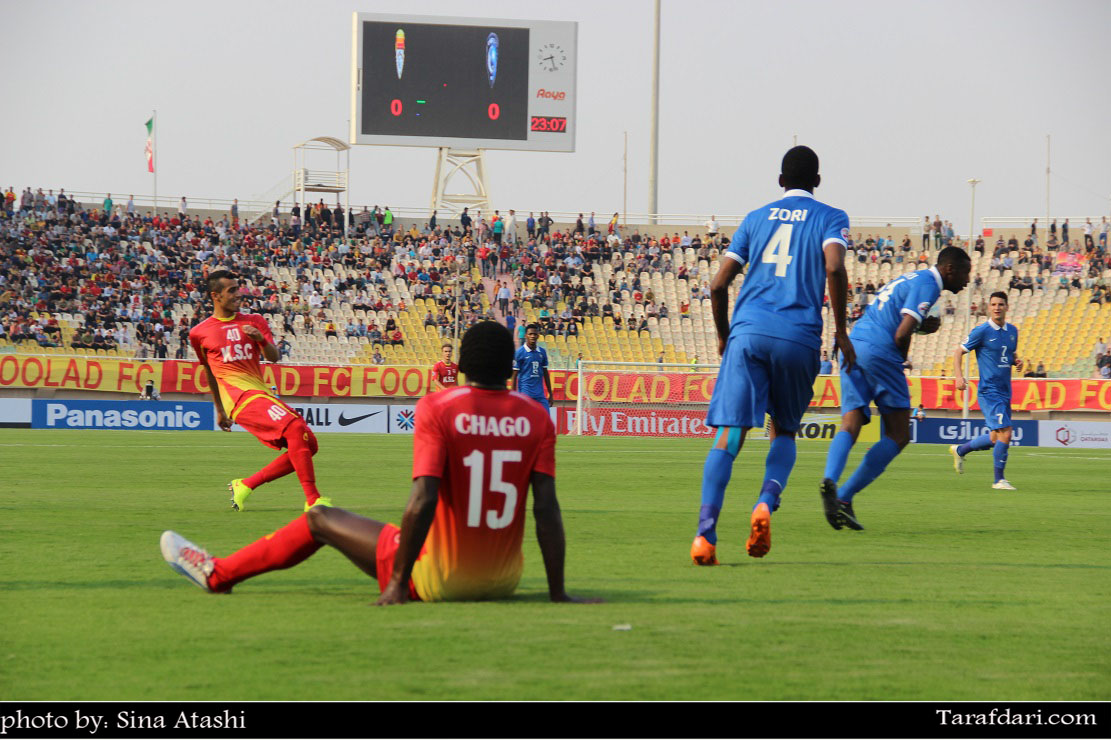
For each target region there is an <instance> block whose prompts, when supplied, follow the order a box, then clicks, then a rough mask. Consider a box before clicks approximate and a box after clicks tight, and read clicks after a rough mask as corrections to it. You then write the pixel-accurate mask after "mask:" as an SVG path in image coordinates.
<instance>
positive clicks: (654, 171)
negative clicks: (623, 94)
mask: <svg viewBox="0 0 1111 740" xmlns="http://www.w3.org/2000/svg"><path fill="white" fill-rule="evenodd" d="M653 18H654V20H653V22H652V131H651V135H650V136H649V138H650V139H651V141H650V142H649V151H648V213H649V214H651V215H650V218H651V219H652V223H653V224H658V223H659V222H660V220H659V218H657V216H656V214H657V213H658V212H659V197H658V196H659V192H658V189H657V184H658V177H659V172H660V158H659V155H660V0H656V2H655V11H654V15H653Z"/></svg>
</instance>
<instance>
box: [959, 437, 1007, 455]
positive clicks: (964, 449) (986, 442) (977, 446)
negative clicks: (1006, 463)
mask: <svg viewBox="0 0 1111 740" xmlns="http://www.w3.org/2000/svg"><path fill="white" fill-rule="evenodd" d="M990 448H991V435H990V434H981V435H980V436H979V437H977V438H976V439H973V440H970V441H968V442H965V443H964V444H960V445H957V454H958V455H960V456H961V457H964V456H965V455H967V454H968V453H970V452H976V451H978V450H987V449H990ZM1004 457H1006V456H1004Z"/></svg>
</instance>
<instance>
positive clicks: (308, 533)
mask: <svg viewBox="0 0 1111 740" xmlns="http://www.w3.org/2000/svg"><path fill="white" fill-rule="evenodd" d="M512 362H513V339H512V337H511V336H510V334H509V330H508V329H506V328H505V327H503V326H501V325H500V324H497V323H495V322H492V321H487V322H482V323H479V324H476V325H475V326H473V327H471V328H470V329H468V330H467V333H466V334H464V335H463V342H462V346H461V348H460V358H459V369H460V370H461V371H462V372H463V373H464V374H466V376H467V384H466V385H465V386H464V387H462V388H450V389H447V390H442V391H438V392H436V393H432V394H430V395H428V396H425V397H424V398H423V399H421V400H420V402H419V403H418V404H417V413H416V416H417V418H416V431H415V433H414V437H413V488H412V494H411V496H410V498H409V505H408V506H407V507H406V509H405V515H404V517H403V518H402V520H401V529H400V530H399V529H398V528H397V527H396V526H394V525H393V524H383V523H382V522H376V521H374V520H372V519H367V518H365V517H361V516H358V515H356V514H352V513H351V512H348V511H344V510H343V509H334V508H331V507H328V506H316V507H313V508H312V509H310V510H309V511H308V513H307V514H303V515H301V516H299V517H298V518H297V519H294V520H293V521H292V522H290V523H289V524H287V525H286V526H284V527H282V528H281V529H279V530H278V531H277V532H274V533H273V534H271V535H268V536H266V537H263V538H262V539H260V540H258V541H257V542H255V543H254V544H252V545H248V546H247V547H245V548H243V549H242V550H240V551H239V552H236V553H234V554H233V555H230V556H228V557H226V558H214V557H211V556H209V554H208V553H207V552H205V551H204V550H202V549H200V548H199V547H197V546H196V545H194V544H193V543H191V542H189V541H188V540H186V539H184V538H183V537H181V535H179V534H176V533H174V532H164V533H163V534H162V542H161V545H162V555H163V557H164V558H165V559H166V562H168V563H169V564H170V567H172V568H173V569H174V570H176V571H178V572H179V573H181V574H182V575H185V576H186V577H188V578H189V579H191V580H192V581H193V582H194V583H196V584H197V585H198V586H200V587H201V588H203V589H205V590H206V591H215V592H220V591H228V590H229V589H230V588H231V587H232V586H234V585H235V584H237V583H239V582H240V581H243V580H245V579H247V578H250V577H252V576H256V575H258V574H260V573H266V572H268V571H272V570H278V569H281V568H289V567H292V566H294V565H296V564H297V563H300V562H301V561H303V560H304V559H305V558H307V557H309V556H310V555H312V554H313V553H314V552H316V551H317V550H319V549H320V547H321V546H322V545H331V546H332V547H334V548H336V549H337V550H339V551H340V552H342V553H343V554H344V555H346V556H347V557H348V558H349V559H350V560H351V562H353V563H355V565H357V566H358V567H359V568H361V569H362V570H363V571H365V572H366V573H367V574H368V575H370V576H371V577H372V578H377V579H378V583H379V585H380V587H381V589H382V596H381V597H380V598H379V599H378V604H401V603H404V602H405V601H408V600H410V599H420V600H422V601H459V600H475V599H500V598H506V597H508V596H510V595H511V594H512V593H513V591H514V589H516V587H517V582H518V581H519V580H520V578H521V571H522V568H523V565H524V560H523V556H522V554H521V540H522V538H523V535H524V528H525V503H526V500H527V498H528V488H529V484H530V483H531V485H532V491H533V515H534V516H535V518H536V539H537V540H538V541H539V543H540V552H541V555H542V556H543V558H544V568H545V570H546V571H547V574H548V594H549V596H550V597H551V600H552V601H598V600H597V599H591V600H583V599H575V598H572V597H571V596H568V595H567V592H566V591H564V590H563V559H564V548H565V544H564V537H563V519H562V517H561V516H560V512H559V502H558V501H557V500H556V491H555V428H554V427H553V425H552V422H551V419H549V418H548V415H547V413H545V411H544V410H543V409H542V408H541V407H540V406H539V405H537V404H536V403H535V402H533V401H532V400H530V399H528V398H525V397H524V396H522V395H520V394H518V393H512V392H510V391H507V390H506V389H505V383H506V380H507V379H508V378H509V374H510V370H511V366H512Z"/></svg>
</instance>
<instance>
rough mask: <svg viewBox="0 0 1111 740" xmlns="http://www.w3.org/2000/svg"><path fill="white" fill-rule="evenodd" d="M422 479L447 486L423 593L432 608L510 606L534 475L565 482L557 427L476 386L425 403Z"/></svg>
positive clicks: (416, 456)
mask: <svg viewBox="0 0 1111 740" xmlns="http://www.w3.org/2000/svg"><path fill="white" fill-rule="evenodd" d="M416 417H417V418H416V430H415V432H414V438H413V478H414V479H416V478H419V477H421V476H426V475H428V476H433V477H436V478H439V479H440V487H439V500H438V501H437V503H436V515H435V517H434V518H433V520H432V526H431V528H430V529H429V530H428V537H427V538H426V539H425V543H424V553H423V555H422V556H421V557H420V559H419V560H418V561H417V562H416V564H415V565H414V566H413V586H414V587H415V589H416V591H417V593H418V594H419V595H420V598H421V599H422V600H424V601H443V600H470V599H496V598H504V597H507V596H509V595H510V594H512V593H513V591H514V589H516V587H517V582H518V581H519V580H520V579H521V571H522V569H523V568H524V556H523V555H522V554H521V540H522V538H523V536H524V529H525V503H526V501H527V500H528V489H529V484H530V477H531V475H532V473H533V472H534V471H535V472H538V473H544V474H547V475H551V476H555V427H554V426H553V425H552V421H551V419H550V418H549V417H548V415H547V413H545V411H544V409H543V407H542V406H540V404H538V403H536V402H535V401H533V400H532V399H529V398H526V397H525V396H522V395H521V394H519V393H515V392H511V391H494V390H481V389H478V388H473V387H470V386H466V387H463V388H451V389H447V390H443V391H437V392H436V393H433V394H431V395H428V396H425V397H424V398H423V399H421V400H420V402H419V403H418V404H417V410H416Z"/></svg>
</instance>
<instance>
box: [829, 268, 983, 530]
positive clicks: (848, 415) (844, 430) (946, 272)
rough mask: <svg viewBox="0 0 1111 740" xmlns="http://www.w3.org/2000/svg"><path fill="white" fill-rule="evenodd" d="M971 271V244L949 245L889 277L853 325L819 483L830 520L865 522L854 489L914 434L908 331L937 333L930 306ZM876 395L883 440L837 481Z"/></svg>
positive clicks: (962, 282) (854, 526)
mask: <svg viewBox="0 0 1111 740" xmlns="http://www.w3.org/2000/svg"><path fill="white" fill-rule="evenodd" d="M971 271H972V261H971V260H970V259H969V257H968V253H967V252H965V251H964V250H963V249H960V248H959V247H946V248H945V249H943V250H941V252H940V253H938V256H937V264H936V265H934V266H933V267H931V268H929V269H926V270H918V271H916V272H908V273H905V274H903V275H900V276H899V277H897V278H895V279H894V280H892V281H891V282H889V283H888V284H887V285H885V286H884V287H883V290H881V291H880V292H879V293H877V294H876V297H875V300H873V301H872V303H871V304H869V306H868V308H867V309H866V310H865V311H864V315H863V316H862V317H861V318H860V320H859V321H857V322H856V326H854V327H853V331H852V334H851V335H850V338H851V339H852V344H853V347H854V348H855V349H856V364H855V366H854V367H852V368H850V369H846V368H845V367H844V366H843V365H842V368H841V429H840V431H838V432H837V436H835V437H834V438H833V442H832V443H831V444H830V446H829V453H828V455H827V456H826V469H825V476H824V478H823V479H822V484H821V494H822V506H823V508H824V509H825V515H826V521H828V522H829V524H830V526H832V527H833V528H834V529H841V528H842V527H845V526H847V527H848V528H849V529H864V527H863V526H862V525H861V524H860V521H859V520H858V519H857V518H856V513H855V512H854V511H853V497H854V496H856V494H858V493H860V491H862V490H863V489H864V488H865V487H866V486H867V485H868V484H869V483H871V482H872V481H874V480H875V479H876V478H878V477H879V476H880V474H881V473H883V471H884V470H885V469H886V468H887V466H888V465H889V464H890V463H891V461H892V460H894V459H895V457H896V456H897V455H898V454H899V453H900V452H901V451H902V450H903V448H904V447H906V446H907V443H908V442H910V391H909V389H908V388H907V379H906V376H905V375H903V362H904V361H905V360H906V358H907V353H908V352H909V351H910V340H911V337H912V336H913V335H914V333H915V332H916V331H917V332H919V333H921V334H932V333H934V332H935V331H937V330H938V328H939V327H940V326H941V320H940V319H939V318H938V317H937V316H927V314H929V312H930V309H931V308H933V306H934V304H935V303H937V299H938V298H939V297H940V296H941V291H942V290H943V289H944V290H949V291H952V292H953V293H959V292H960V291H961V290H963V289H964V286H966V285H968V276H969V273H970V272H971ZM873 401H875V404H876V408H877V409H878V410H879V412H880V416H881V417H882V419H883V427H882V435H881V437H880V440H879V442H877V443H876V444H874V445H872V447H871V448H870V449H869V450H868V452H867V453H865V455H864V459H863V460H861V462H860V466H859V467H858V468H857V469H856V470H855V471H854V472H853V474H852V475H851V476H850V477H849V480H848V481H846V482H845V484H844V485H843V486H841V487H840V488H838V486H837V481H838V480H839V479H840V478H841V473H842V472H844V470H845V463H846V461H847V460H848V457H849V451H850V450H852V448H853V445H854V444H856V440H857V437H859V436H860V429H861V427H863V426H864V425H865V424H868V423H869V422H870V421H871V419H872V411H871V409H870V408H869V404H870V403H872V402H873Z"/></svg>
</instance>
